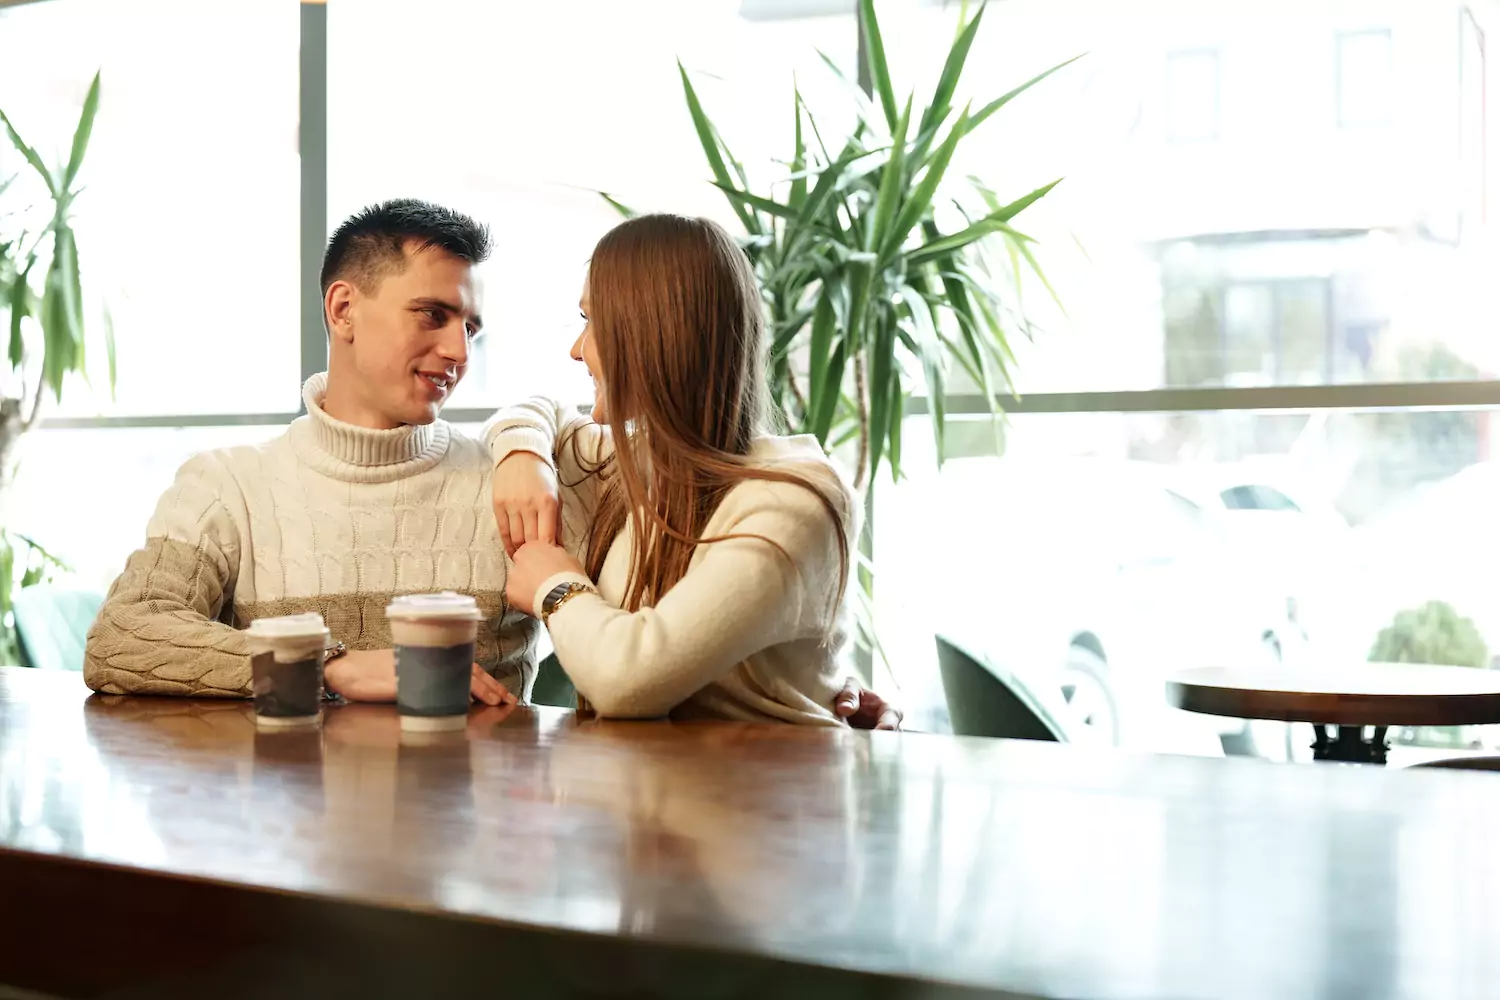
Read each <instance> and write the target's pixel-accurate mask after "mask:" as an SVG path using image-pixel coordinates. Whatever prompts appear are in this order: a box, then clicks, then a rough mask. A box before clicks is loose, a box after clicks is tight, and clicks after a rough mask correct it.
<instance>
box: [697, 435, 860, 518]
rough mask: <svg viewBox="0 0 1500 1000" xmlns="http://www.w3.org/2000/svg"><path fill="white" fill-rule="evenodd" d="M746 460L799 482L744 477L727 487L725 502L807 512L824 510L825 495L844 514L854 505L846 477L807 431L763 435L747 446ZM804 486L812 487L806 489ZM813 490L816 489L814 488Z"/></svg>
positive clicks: (851, 490)
mask: <svg viewBox="0 0 1500 1000" xmlns="http://www.w3.org/2000/svg"><path fill="white" fill-rule="evenodd" d="M748 459H749V464H751V465H752V466H754V467H756V468H759V469H765V470H768V471H775V472H785V473H790V474H791V475H793V476H795V477H797V478H798V479H799V480H802V481H803V482H785V481H782V480H776V479H747V480H745V481H744V482H741V483H739V484H738V485H736V486H735V487H734V488H733V489H731V490H730V491H729V494H728V495H727V496H726V497H725V498H724V502H725V504H729V505H733V506H734V507H737V508H743V507H764V506H768V505H769V506H776V507H781V508H789V509H792V510H806V511H808V512H823V511H825V508H824V505H823V500H822V499H820V495H821V497H825V498H827V499H828V500H830V501H832V502H833V503H834V505H835V507H837V508H840V513H841V514H844V515H845V516H846V517H847V516H848V512H849V511H852V509H853V508H854V506H855V494H854V489H853V487H851V486H850V484H849V479H848V477H847V476H845V475H844V473H843V471H842V470H841V469H840V468H839V467H838V465H836V464H835V463H834V462H833V460H832V459H830V458H829V457H828V455H827V453H826V452H824V450H823V446H822V445H821V444H819V443H818V439H817V438H815V437H813V436H812V435H811V434H798V435H793V436H789V437H778V436H774V435H765V436H763V437H760V438H757V439H756V440H755V443H754V444H753V445H752V446H751V448H750V454H749V456H748ZM808 487H812V489H809V488H808ZM814 491H816V492H814Z"/></svg>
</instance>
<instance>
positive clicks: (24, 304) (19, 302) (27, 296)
mask: <svg viewBox="0 0 1500 1000" xmlns="http://www.w3.org/2000/svg"><path fill="white" fill-rule="evenodd" d="M35 265H36V258H35V257H33V258H31V261H30V263H28V264H27V265H26V270H24V271H22V272H21V273H20V274H18V275H16V277H15V280H14V281H13V282H11V286H10V288H9V289H8V291H9V296H8V300H9V301H8V307H9V309H10V348H9V351H8V353H7V357H8V359H9V360H10V366H11V368H19V367H20V366H21V362H22V361H24V360H25V358H26V340H25V338H24V337H23V336H22V330H21V325H22V323H23V322H24V321H25V319H26V317H27V316H29V315H31V286H30V284H29V282H30V279H31V269H32V267H34V266H35Z"/></svg>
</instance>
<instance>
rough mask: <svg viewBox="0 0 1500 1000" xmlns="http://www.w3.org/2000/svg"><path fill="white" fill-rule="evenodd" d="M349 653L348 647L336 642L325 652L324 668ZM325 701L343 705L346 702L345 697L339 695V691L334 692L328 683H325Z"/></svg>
mask: <svg viewBox="0 0 1500 1000" xmlns="http://www.w3.org/2000/svg"><path fill="white" fill-rule="evenodd" d="M348 652H349V647H348V646H346V645H344V644H343V643H342V642H335V643H334V644H333V645H332V646H329V647H328V648H327V649H325V650H323V666H324V667H327V666H328V664H330V663H332V662H333V661H334V660H337V659H338V658H339V657H340V656H345V655H347V654H348ZM323 700H324V701H333V702H340V703H342V702H343V700H344V696H343V695H341V694H339V693H338V692H337V691H334V690H333V689H332V688H330V687H329V686H328V684H327V682H325V683H324V684H323Z"/></svg>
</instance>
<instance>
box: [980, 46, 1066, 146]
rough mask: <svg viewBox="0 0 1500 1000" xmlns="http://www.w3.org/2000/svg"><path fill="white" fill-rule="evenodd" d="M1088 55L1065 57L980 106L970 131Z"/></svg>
mask: <svg viewBox="0 0 1500 1000" xmlns="http://www.w3.org/2000/svg"><path fill="white" fill-rule="evenodd" d="M1086 55H1088V53H1087V52H1080V53H1078V55H1076V56H1074V57H1073V58H1071V59H1064V60H1063V61H1062V62H1060V63H1058V64H1057V65H1056V66H1053V67H1052V68H1051V69H1049V70H1047V71H1046V72H1044V73H1038V74H1037V75H1036V76H1034V77H1032V78H1031V79H1030V80H1027V81H1026V82H1025V83H1023V84H1021V85H1020V86H1019V87H1017V88H1016V89H1015V90H1012V91H1010V92H1009V93H1006V94H1002V95H1000V96H999V97H997V98H995V99H994V100H993V101H991V102H990V103H988V104H986V105H985V106H984V107H982V108H980V109H979V110H978V111H977V112H975V114H974V117H973V118H970V119H969V131H970V132H972V131H974V130H975V129H976V128H978V127H979V126H980V125H982V124H983V123H984V121H985V120H986V119H987V118H989V116H990V115H992V114H994V113H995V112H996V111H999V110H1000V109H1001V108H1003V107H1005V106H1006V105H1007V104H1009V103H1010V102H1011V101H1013V100H1015V99H1016V98H1017V97H1019V96H1021V95H1022V94H1024V93H1026V91H1028V90H1030V89H1031V88H1032V87H1035V86H1036V85H1037V84H1039V83H1041V82H1042V81H1043V80H1045V79H1047V77H1049V76H1051V75H1052V74H1053V73H1056V72H1057V71H1058V70H1060V69H1063V68H1064V67H1066V66H1071V65H1072V64H1073V63H1075V62H1077V61H1078V60H1080V59H1082V58H1083V57H1084V56H1086Z"/></svg>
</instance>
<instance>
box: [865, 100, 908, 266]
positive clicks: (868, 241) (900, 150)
mask: <svg viewBox="0 0 1500 1000" xmlns="http://www.w3.org/2000/svg"><path fill="white" fill-rule="evenodd" d="M911 102H912V98H911V97H910V96H908V97H907V98H906V107H905V109H904V110H902V112H901V118H900V120H899V121H897V122H896V131H895V133H894V134H893V136H892V138H891V158H890V159H889V160H888V161H886V165H885V172H884V174H883V175H882V176H881V178H880V193H879V194H878V195H877V196H876V198H875V218H874V221H873V222H872V223H871V224H870V228H869V229H868V230H866V231H865V249H866V250H869V251H875V250H878V249H880V248H881V247H883V246H885V243H886V239H885V237H886V234H887V230H889V229H890V226H891V219H892V217H894V216H895V214H896V205H897V203H898V202H899V200H900V197H901V192H902V191H903V190H905V188H906V129H907V126H908V125H910V124H911Z"/></svg>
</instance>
